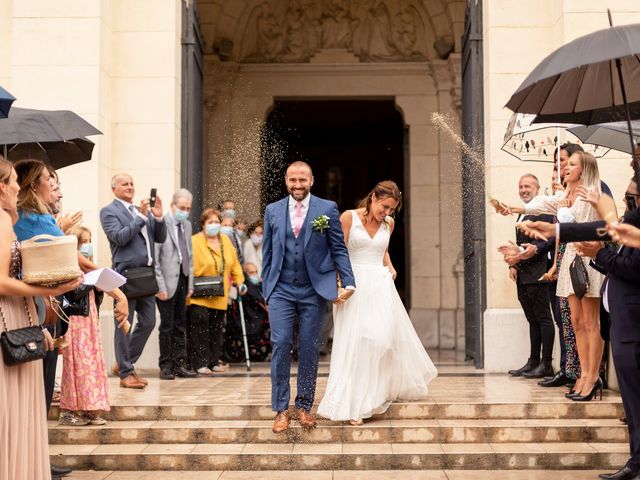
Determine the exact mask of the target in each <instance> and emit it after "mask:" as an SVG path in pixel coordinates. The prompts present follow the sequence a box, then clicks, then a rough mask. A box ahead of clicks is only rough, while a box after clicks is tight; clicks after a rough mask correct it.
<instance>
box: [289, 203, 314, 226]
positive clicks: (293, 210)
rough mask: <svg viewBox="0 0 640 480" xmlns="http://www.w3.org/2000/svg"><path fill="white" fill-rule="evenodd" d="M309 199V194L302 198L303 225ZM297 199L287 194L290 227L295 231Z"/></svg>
mask: <svg viewBox="0 0 640 480" xmlns="http://www.w3.org/2000/svg"><path fill="white" fill-rule="evenodd" d="M310 200H311V194H307V196H306V197H304V198H303V199H302V200H300V201H301V202H302V225H304V221H305V219H306V218H307V213H308V212H309V201H310ZM297 203H298V200H296V199H295V198H293V197H292V196H291V195H289V219H290V220H291V229H292V230H293V231H294V232H295V228H296V218H297V215H298V212H297V210H296V204H297Z"/></svg>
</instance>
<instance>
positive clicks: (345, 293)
mask: <svg viewBox="0 0 640 480" xmlns="http://www.w3.org/2000/svg"><path fill="white" fill-rule="evenodd" d="M354 293H355V290H351V289H349V290H347V289H345V288H342V287H340V288H339V289H338V298H336V299H335V301H334V302H333V303H337V304H341V303H344V302H346V301H347V300H349V299H350V298H351V295H353V294H354Z"/></svg>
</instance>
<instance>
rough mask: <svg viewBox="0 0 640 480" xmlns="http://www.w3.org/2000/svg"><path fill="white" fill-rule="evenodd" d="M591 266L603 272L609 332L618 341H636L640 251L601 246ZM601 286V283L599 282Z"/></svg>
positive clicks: (639, 329) (639, 335)
mask: <svg viewBox="0 0 640 480" xmlns="http://www.w3.org/2000/svg"><path fill="white" fill-rule="evenodd" d="M592 266H593V267H594V268H595V269H596V270H599V271H600V272H601V273H604V274H605V275H607V279H606V282H607V284H608V286H607V297H608V302H607V303H608V304H609V316H610V318H611V334H612V337H614V338H615V339H616V340H617V341H618V342H622V343H625V342H640V250H638V249H635V248H629V247H624V248H623V249H622V251H621V252H620V253H617V249H614V248H612V247H605V248H603V249H601V250H600V251H599V252H598V254H597V255H596V258H595V259H594V260H593V263H592ZM603 286H604V284H603Z"/></svg>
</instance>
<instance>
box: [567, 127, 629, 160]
mask: <svg viewBox="0 0 640 480" xmlns="http://www.w3.org/2000/svg"><path fill="white" fill-rule="evenodd" d="M569 132H571V133H572V134H573V135H575V136H576V137H578V138H579V139H580V140H582V141H583V142H586V143H592V144H595V145H601V146H603V147H608V148H612V149H613V150H618V151H619V152H625V153H628V154H632V153H633V150H631V148H630V145H629V130H628V127H627V122H611V123H602V124H600V125H578V126H575V127H572V128H570V129H569ZM631 132H632V135H633V141H634V142H635V143H636V144H637V143H638V142H640V121H638V120H634V121H632V122H631Z"/></svg>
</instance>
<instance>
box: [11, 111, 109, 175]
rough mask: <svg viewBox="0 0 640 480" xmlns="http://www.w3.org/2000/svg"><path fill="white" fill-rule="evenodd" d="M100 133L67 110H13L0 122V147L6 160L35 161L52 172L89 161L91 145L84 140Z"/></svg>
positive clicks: (91, 143) (92, 144)
mask: <svg viewBox="0 0 640 480" xmlns="http://www.w3.org/2000/svg"><path fill="white" fill-rule="evenodd" d="M101 133H102V132H100V130H98V129H97V128H95V127H94V126H93V125H91V124H90V123H88V122H87V121H86V120H84V119H83V118H82V117H80V116H79V115H77V114H75V113H73V112H71V111H69V110H51V111H49V110H32V109H28V108H17V107H14V108H12V109H11V112H10V113H9V117H8V118H6V119H2V120H0V145H4V146H5V151H6V152H7V154H8V155H7V156H8V158H9V159H13V160H19V159H21V158H39V159H42V160H45V161H47V162H49V163H50V164H51V165H52V166H53V167H54V168H62V167H66V166H69V165H73V164H75V163H79V162H84V161H87V160H90V159H91V153H92V151H93V147H94V143H93V142H91V141H90V140H88V139H86V138H85V137H87V136H89V135H99V134H101Z"/></svg>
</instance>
